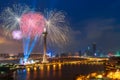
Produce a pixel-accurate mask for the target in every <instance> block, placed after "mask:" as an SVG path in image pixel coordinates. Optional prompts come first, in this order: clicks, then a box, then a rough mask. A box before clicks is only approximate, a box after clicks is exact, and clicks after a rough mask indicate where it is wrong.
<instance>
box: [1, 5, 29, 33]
mask: <svg viewBox="0 0 120 80" xmlns="http://www.w3.org/2000/svg"><path fill="white" fill-rule="evenodd" d="M30 10H31V9H30V8H29V7H28V6H26V5H25V6H22V5H20V4H19V5H17V4H14V5H13V6H12V7H11V8H10V7H7V8H6V9H5V10H4V11H3V12H2V14H1V19H2V21H3V24H2V27H3V28H4V29H7V30H9V31H13V30H15V29H19V27H20V26H19V21H20V18H21V16H22V15H23V14H25V13H27V12H29V11H30Z"/></svg>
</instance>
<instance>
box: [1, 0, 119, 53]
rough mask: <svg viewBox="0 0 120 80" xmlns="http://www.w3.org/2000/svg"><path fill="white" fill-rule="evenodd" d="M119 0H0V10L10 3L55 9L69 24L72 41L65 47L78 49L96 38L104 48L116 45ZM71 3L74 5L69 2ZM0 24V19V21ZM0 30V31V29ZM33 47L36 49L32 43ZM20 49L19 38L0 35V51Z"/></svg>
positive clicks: (116, 47) (67, 49)
mask: <svg viewBox="0 0 120 80" xmlns="http://www.w3.org/2000/svg"><path fill="white" fill-rule="evenodd" d="M119 3H120V1H119V0H116V1H112V0H109V1H108V0H105V1H104V0H100V1H95V0H92V1H89V0H84V1H83V0H80V1H77V0H74V1H72V0H70V1H64V0H53V1H52V2H51V1H50V0H48V1H47V0H45V1H41V0H34V1H32V0H22V1H21V0H17V1H11V0H8V1H6V2H5V1H4V0H1V1H0V14H1V12H2V11H3V9H4V8H6V7H10V6H12V5H13V4H26V5H28V6H30V7H32V8H34V9H35V10H36V11H40V12H43V11H44V9H48V10H51V9H56V10H60V11H63V12H65V13H66V17H67V21H68V22H69V27H71V28H72V34H71V37H73V40H72V43H71V44H70V45H69V46H68V47H67V48H65V49H66V50H65V51H70V50H71V49H72V50H71V51H79V50H81V49H84V48H86V47H87V46H88V45H90V44H92V43H93V42H96V45H97V48H98V49H102V50H105V51H106V50H107V51H115V50H119V49H120V43H119V41H120V22H119V21H120V16H119V14H120V11H119V8H120V6H119ZM73 5H74V6H73ZM0 24H1V21H0ZM1 32H2V31H0V33H1ZM34 49H35V51H40V50H41V49H40V48H39V46H36V47H35V48H34ZM20 51H23V49H22V42H21V41H17V40H13V39H7V38H4V36H2V35H1V36H0V52H3V53H4V52H11V53H12V52H13V53H17V52H20Z"/></svg>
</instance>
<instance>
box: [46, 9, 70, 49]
mask: <svg viewBox="0 0 120 80" xmlns="http://www.w3.org/2000/svg"><path fill="white" fill-rule="evenodd" d="M45 18H46V25H45V27H46V30H47V33H48V37H47V41H48V42H47V43H48V45H50V46H55V45H57V46H59V47H61V46H62V47H63V45H65V44H67V43H68V42H69V39H70V34H69V33H70V28H69V27H68V24H67V22H66V17H65V14H64V13H63V12H62V11H55V10H53V11H50V12H46V13H45ZM53 44H54V45H53Z"/></svg>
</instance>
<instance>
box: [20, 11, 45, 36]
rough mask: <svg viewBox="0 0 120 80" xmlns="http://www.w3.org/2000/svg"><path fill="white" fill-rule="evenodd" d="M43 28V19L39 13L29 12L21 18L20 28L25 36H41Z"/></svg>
mask: <svg viewBox="0 0 120 80" xmlns="http://www.w3.org/2000/svg"><path fill="white" fill-rule="evenodd" d="M44 26H45V20H44V17H43V16H42V15H41V14H39V13H35V12H29V13H26V14H23V15H22V16H21V20H20V28H21V30H22V33H23V35H25V36H36V35H41V33H42V32H43V29H44Z"/></svg>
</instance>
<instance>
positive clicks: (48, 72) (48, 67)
mask: <svg viewBox="0 0 120 80" xmlns="http://www.w3.org/2000/svg"><path fill="white" fill-rule="evenodd" d="M47 76H48V77H49V76H50V65H48V66H47Z"/></svg>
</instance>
